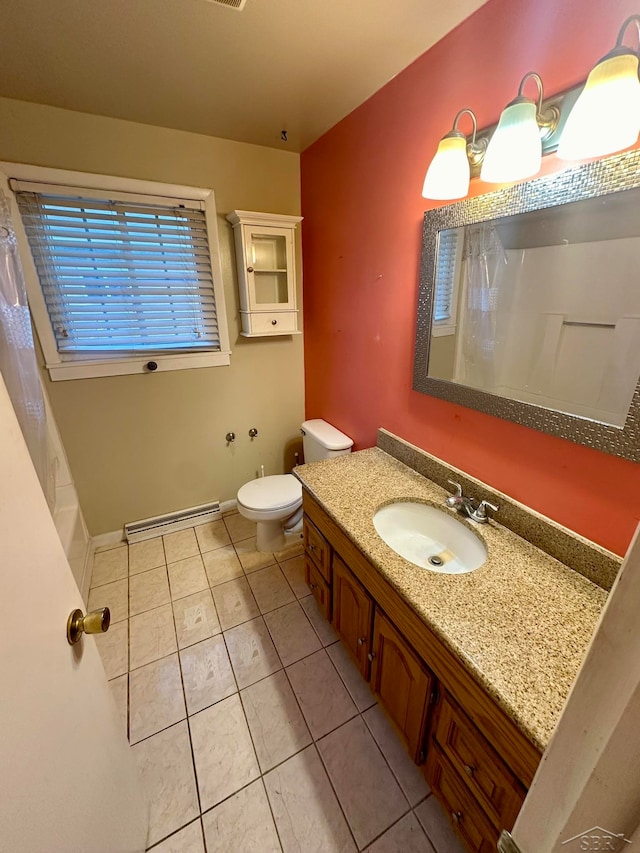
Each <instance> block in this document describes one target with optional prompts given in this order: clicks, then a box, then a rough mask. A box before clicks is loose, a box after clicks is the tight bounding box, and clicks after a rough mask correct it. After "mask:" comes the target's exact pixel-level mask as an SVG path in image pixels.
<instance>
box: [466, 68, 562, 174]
mask: <svg viewBox="0 0 640 853" xmlns="http://www.w3.org/2000/svg"><path fill="white" fill-rule="evenodd" d="M528 80H535V82H536V85H537V87H538V100H537V102H536V101H533V100H531V98H527V97H526V96H525V94H524V88H525V85H526V83H527V81H528ZM542 98H543V88H542V80H541V79H540V75H539V74H536V73H535V72H534V71H530V72H529V73H528V74H525V75H524V77H523V78H522V80H521V81H520V86H519V88H518V95H517V97H516V98H514V100H513V101H511V103H509V104H507V106H506V107H505V108H504V110H503V111H502V115H501V116H500V121H499V122H498V127H497V128H496V130H495V133H494V134H493V136H492V137H491V141H490V142H489V147H488V148H487V153H486V154H485V157H484V160H483V162H482V169H481V170H480V177H481V178H482V180H483V181H488V182H489V183H492V184H500V183H507V182H509V181H519V180H522V179H523V178H530V177H531V176H532V175H535V174H536V173H537V172H539V171H540V166H541V165H542V139H543V138H546V137H549V136H551V134H552V133H553V132H554V130H555V129H556V127H557V126H558V121H559V119H560V110H559V109H558V108H557V107H556V106H550V107H547V109H545V110H543V107H542Z"/></svg>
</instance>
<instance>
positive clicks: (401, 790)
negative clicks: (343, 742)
mask: <svg viewBox="0 0 640 853" xmlns="http://www.w3.org/2000/svg"><path fill="white" fill-rule="evenodd" d="M322 651H324V653H325V655H326V656H327V659H328V660H329V663H330V664H331V666H332V667H333V669H334V670H335V672H336V675H337V676H338V678H339V679H340V681H342V679H341V678H340V673H339V672H338V670H337V667H336V665H335V664H334V662H333V661H332V660H331V657H330V655H329V653H328V652H327V651H326V649H325V648H324V647H323V648H322ZM314 654H317V652H314ZM307 657H310V655H308V656H307ZM297 662H298V661H296V663H297ZM291 666H293V664H291ZM284 672H285V675H286V676H287V680H288V681H289V684H290V686H291V690H292V691H293V695H294V696H295V698H296V701H297V702H298V707H299V708H300V712H301V713H302V717H303V719H304V720H305V722H306V724H307V727H308V728H309V733H310V734H311V738H312V740H313V743H314V744H315V745H316V748H317V744H318V741H320V740H322V739H323V738H326V737H329V735H331V734H333V732H336V731H337V730H338V729H339V728H341V727H342V726H344V725H346V724H347V723H350V722H351V721H352V720H355V719H356V717H360V718H361V719H362V723H363V725H364V727H365V730H366V731H367V732H369V735H370V737H371V739H372V740H373V742H374V744H375V745H376V747H377V748H378V751H379V753H380V755H381V756H382V760H383V761H384V762H385V764H386V765H387V767H388V768H389V771H390V773H391V778H392V779H393V780H394V781H395V783H396V785H397V786H398V789H399V790H400V793H401V794H402V795H403V797H404V798H405V801H406V803H407V807H408V810H409V811H411V809H412V808H413V807H412V805H411V803H410V802H409V798H408V797H407V796H406V794H405V793H404V790H403V788H402V785H401V784H400V780H399V779H398V778H397V777H396V774H395V773H394V772H393V769H392V768H391V765H390V764H389V762H388V761H387V759H386V756H385V755H384V753H383V752H382V749H381V747H380V745H379V744H378V742H377V741H376V739H375V737H374V736H373V732H371V731H370V729H369V726H368V725H367V721H366V720H365V719H364V713H365V712H364V711H360V710H359V708H358V706H357V705H356V703H355V701H354V699H353V697H352V696H351V694H350V693H349V689H348V688H347V686H346V684H344V682H343V684H344V688H345V690H346V692H347V695H348V696H349V697H350V698H351V701H352V703H353V706H354V708H355V709H356V713H355V714H354V715H353V716H352V717H350V718H349V719H348V720H343V721H342V722H341V723H340V725H338V726H336V727H335V728H334V729H332V730H331V731H328V732H325V734H323V735H321V736H320V737H318V738H316V737H315V736H314V734H313V732H312V731H311V728H310V726H309V722H308V720H307V718H306V716H305V714H304V711H303V709H302V706H301V705H300V702H299V700H298V696H297V694H296V691H295V689H294V687H293V684H292V682H291V679H290V678H289V673H288V672H287V667H285V669H284ZM374 704H375V705H377V704H378V703H377V702H375V703H374ZM371 707H373V706H371ZM366 710H367V711H369V710H370V708H367V709H366ZM317 751H318V753H319V755H320V760H321V761H322V765H323V767H324V768H325V772H326V774H327V777H328V778H329V781H330V782H331V787H332V788H333V789H334V793H335V795H336V798H337V800H338V803H339V804H340V807H341V808H342V803H341V802H340V797H339V796H338V792H337V791H336V790H335V788H334V786H333V781H332V780H331V776H330V774H329V769H328V767H326V765H325V763H324V761H323V759H322V753H321V752H320V749H319V748H317ZM345 820H346V814H345ZM347 824H348V825H349V828H350V829H351V826H350V824H349V821H348V820H347ZM388 828H389V827H387V829H388ZM385 832H386V830H385ZM352 834H353V833H352ZM425 834H426V833H425ZM378 837H379V836H378ZM354 842H355V836H354ZM369 844H373V841H370V842H369ZM366 846H368V845H366ZM356 847H357V848H358V849H360V848H359V847H358V845H357V843H356Z"/></svg>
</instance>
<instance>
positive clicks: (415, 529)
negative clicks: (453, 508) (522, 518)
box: [373, 501, 487, 575]
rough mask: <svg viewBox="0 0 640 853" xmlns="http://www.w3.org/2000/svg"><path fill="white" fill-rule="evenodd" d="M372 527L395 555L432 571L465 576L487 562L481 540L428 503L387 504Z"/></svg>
mask: <svg viewBox="0 0 640 853" xmlns="http://www.w3.org/2000/svg"><path fill="white" fill-rule="evenodd" d="M373 525H374V527H375V529H376V530H377V532H378V535H379V536H380V537H381V538H382V539H383V540H384V541H385V542H386V543H387V545H388V546H389V547H390V548H392V549H393V550H394V551H395V552H396V554H399V555H400V556H401V557H404V558H405V560H409V562H410V563H413V564H414V565H415V566H420V568H423V569H429V570H430V571H432V572H443V573H444V574H448V575H462V574H465V573H466V572H473V571H475V569H479V568H480V566H481V565H482V564H483V563H484V561H485V560H486V559H487V549H486V547H485V545H484V543H483V542H482V540H481V539H479V537H477V536H476V535H475V534H474V533H473V532H472V531H471V530H469V529H468V528H467V527H466V526H465V525H464V524H461V523H460V522H459V521H458V520H457V519H456V518H455V517H454V516H453V515H452V514H450V513H449V512H444V511H443V510H440V509H436V507H434V506H429V505H428V504H422V503H414V502H409V501H399V502H398V503H393V504H387V505H386V506H383V507H381V508H380V509H379V510H378V511H377V512H376V513H375V515H374V516H373Z"/></svg>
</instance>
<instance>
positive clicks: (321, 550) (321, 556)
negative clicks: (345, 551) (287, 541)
mask: <svg viewBox="0 0 640 853" xmlns="http://www.w3.org/2000/svg"><path fill="white" fill-rule="evenodd" d="M304 550H305V551H306V552H307V554H308V555H309V557H311V559H312V560H313V562H314V563H315V564H316V566H317V567H318V569H319V571H320V574H321V575H322V577H323V578H324V579H325V580H326V582H327V583H329V584H330V583H331V547H330V545H329V543H328V542H327V540H326V539H325V538H324V536H323V535H322V533H320V531H319V530H318V529H317V528H316V527H314V526H313V524H312V523H311V522H310V521H309V519H308V518H306V517H305V519H304Z"/></svg>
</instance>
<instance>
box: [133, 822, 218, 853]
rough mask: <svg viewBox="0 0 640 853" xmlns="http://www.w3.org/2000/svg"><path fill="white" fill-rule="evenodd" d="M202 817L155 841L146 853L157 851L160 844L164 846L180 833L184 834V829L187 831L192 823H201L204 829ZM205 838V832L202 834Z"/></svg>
mask: <svg viewBox="0 0 640 853" xmlns="http://www.w3.org/2000/svg"><path fill="white" fill-rule="evenodd" d="M201 818H202V815H200V814H199V815H198V817H194V818H192V819H191V820H189V821H187V823H183V824H182V826H179V827H178V829H173V830H171V832H170V833H169V835H165V836H164V838H159V839H158V840H157V841H154V842H153V844H152V845H151V847H145V853H149V851H153V850H155V849H156V848H157V847H158V846H159V845H160V844H164V842H165V841H168V840H169V839H170V838H173V836H174V835H177V834H178V833H179V832H182V830H183V829H186V828H187V827H188V826H191V824H192V823H196V822H199V823H200V825H201V828H202V820H201ZM202 834H203V836H204V831H203V832H202ZM205 853H206V851H205Z"/></svg>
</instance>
